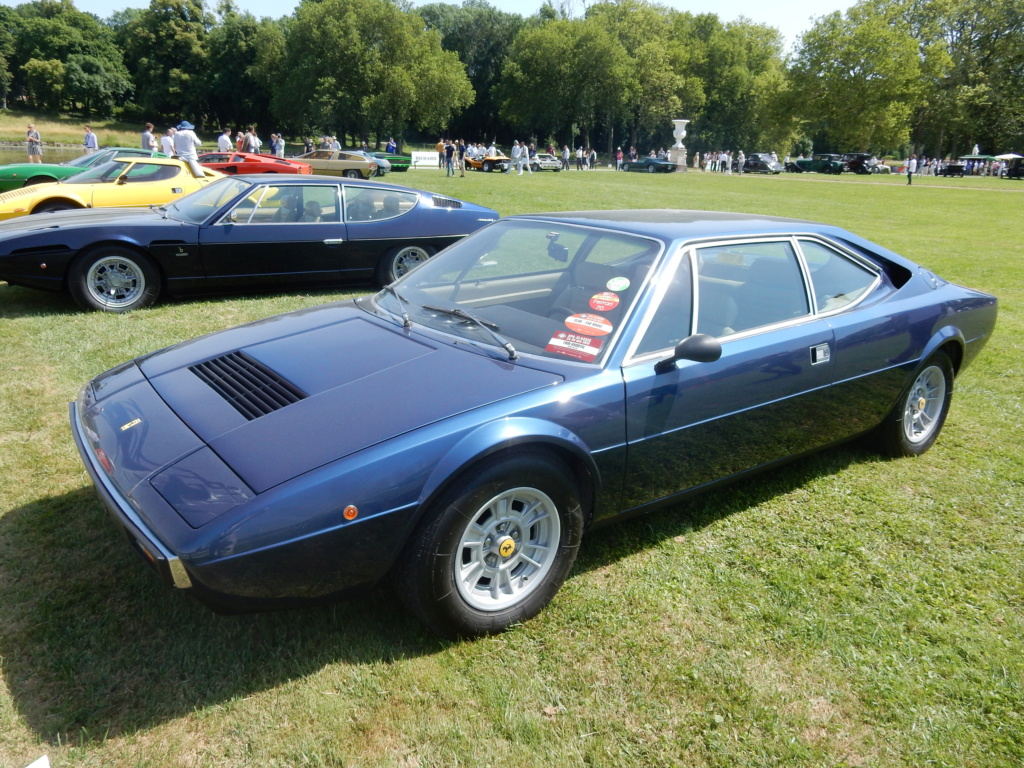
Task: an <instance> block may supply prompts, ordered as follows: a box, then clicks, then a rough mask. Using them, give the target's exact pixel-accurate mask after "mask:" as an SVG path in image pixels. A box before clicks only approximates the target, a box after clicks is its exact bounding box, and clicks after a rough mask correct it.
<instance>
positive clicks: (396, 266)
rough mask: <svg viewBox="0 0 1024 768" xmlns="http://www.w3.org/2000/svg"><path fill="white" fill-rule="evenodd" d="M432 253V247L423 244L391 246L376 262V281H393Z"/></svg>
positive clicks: (379, 282) (383, 282) (381, 282)
mask: <svg viewBox="0 0 1024 768" xmlns="http://www.w3.org/2000/svg"><path fill="white" fill-rule="evenodd" d="M433 255H434V249H433V248H429V247H427V246H424V245H403V246H399V247H398V248H392V249H391V250H390V251H388V252H387V253H385V254H384V256H383V257H382V258H381V260H380V261H379V262H378V264H377V283H378V284H380V285H387V284H388V283H393V282H394V281H395V280H397V279H398V278H400V277H402V275H404V274H406V273H407V272H408V271H409V270H411V269H413V268H414V267H417V266H419V265H420V264H422V263H423V262H424V261H426V260H427V259H429V258H430V257H431V256H433Z"/></svg>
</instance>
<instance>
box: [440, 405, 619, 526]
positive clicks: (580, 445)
mask: <svg viewBox="0 0 1024 768" xmlns="http://www.w3.org/2000/svg"><path fill="white" fill-rule="evenodd" d="M523 445H545V446H550V447H552V448H556V449H560V450H563V451H565V452H567V453H569V454H570V455H572V456H574V457H575V458H576V459H578V460H579V461H580V462H581V463H582V464H583V465H584V466H585V467H586V468H587V470H588V471H589V472H590V475H591V477H592V478H593V482H594V488H593V491H594V494H595V496H596V495H597V493H598V491H599V490H600V486H601V474H600V472H599V471H598V469H597V464H596V463H595V462H594V458H593V456H592V455H591V453H590V448H589V447H588V446H587V444H586V443H585V442H584V441H583V440H582V439H580V437H579V436H578V435H576V434H575V433H573V432H572V431H570V430H568V429H566V428H565V427H563V426H561V425H559V424H555V423H553V422H550V421H547V420H545V419H537V418H532V417H525V416H524V417H512V418H508V419H501V420H499V421H492V422H490V423H488V424H484V425H482V426H480V427H478V428H477V429H474V430H473V431H472V432H470V433H469V434H467V435H465V436H464V437H463V438H462V439H461V440H459V441H458V442H457V443H456V444H455V445H454V446H452V448H451V449H450V450H449V451H448V452H447V453H446V454H445V455H444V456H442V457H441V460H440V461H438V462H437V464H435V465H434V469H433V471H432V472H431V473H430V476H429V477H428V478H427V482H426V483H424V485H423V493H422V497H421V503H422V506H424V507H425V506H426V505H428V504H429V503H430V502H431V501H433V499H434V498H436V497H437V496H438V495H439V494H440V493H441V492H442V491H443V490H444V487H445V486H446V484H447V482H448V481H449V480H450V479H451V478H452V477H455V476H456V475H458V474H460V473H461V472H463V471H464V470H465V469H466V468H467V467H469V466H471V465H472V464H475V463H476V462H478V461H480V460H481V459H484V458H486V457H488V456H491V455H493V454H495V453H497V452H499V451H502V450H506V449H509V448H514V447H517V446H523Z"/></svg>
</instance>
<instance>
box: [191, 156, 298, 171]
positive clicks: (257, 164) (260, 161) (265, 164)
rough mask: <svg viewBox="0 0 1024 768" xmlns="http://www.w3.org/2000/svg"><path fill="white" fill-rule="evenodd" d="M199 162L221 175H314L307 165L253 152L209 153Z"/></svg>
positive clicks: (200, 157)
mask: <svg viewBox="0 0 1024 768" xmlns="http://www.w3.org/2000/svg"><path fill="white" fill-rule="evenodd" d="M199 162H200V163H201V164H202V165H205V166H206V167H207V168H214V169H215V170H218V171H220V172H221V173H231V174H235V173H312V172H313V168H312V167H311V166H310V165H308V164H307V163H300V162H298V161H296V160H285V159H284V158H283V157H274V156H273V155H257V154H253V153H252V152H208V153H206V154H205V155H200V156H199Z"/></svg>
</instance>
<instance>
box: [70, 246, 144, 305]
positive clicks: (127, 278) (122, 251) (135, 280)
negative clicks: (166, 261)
mask: <svg viewBox="0 0 1024 768" xmlns="http://www.w3.org/2000/svg"><path fill="white" fill-rule="evenodd" d="M68 291H69V292H70V293H71V297H72V298H73V299H74V300H75V301H76V302H77V303H78V305H79V306H80V307H82V308H83V309H98V310H102V311H104V312H129V311H131V310H133V309H138V308H140V307H148V306H149V305H150V304H152V303H153V302H154V301H156V299H157V296H158V295H159V294H160V276H159V275H158V274H157V271H156V267H155V266H153V262H152V261H150V260H149V258H148V257H146V256H143V255H142V254H140V253H136V252H135V251H132V250H130V249H128V248H122V247H120V246H106V247H103V248H97V249H96V250H94V251H92V252H90V253H88V254H86V255H85V256H83V257H81V258H79V259H77V260H76V261H75V262H74V263H73V264H72V265H71V269H70V271H69V272H68Z"/></svg>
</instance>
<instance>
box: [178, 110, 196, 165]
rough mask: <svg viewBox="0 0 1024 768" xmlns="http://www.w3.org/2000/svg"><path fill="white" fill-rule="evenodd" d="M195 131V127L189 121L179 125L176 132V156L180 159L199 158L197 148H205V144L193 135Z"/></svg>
mask: <svg viewBox="0 0 1024 768" xmlns="http://www.w3.org/2000/svg"><path fill="white" fill-rule="evenodd" d="M194 130H195V126H194V125H192V123H190V122H189V121H188V120H182V121H181V122H180V123H178V129H177V130H176V131H175V132H174V154H176V155H178V157H190V158H192V159H193V160H195V159H197V158H198V155H197V154H196V147H201V146H203V142H201V141H200V140H199V137H198V136H196V135H195V133H193V131H194Z"/></svg>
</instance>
